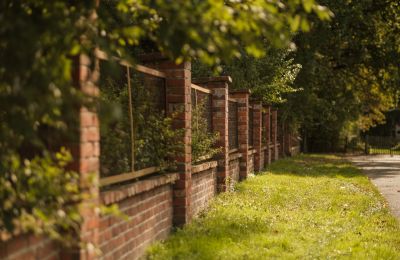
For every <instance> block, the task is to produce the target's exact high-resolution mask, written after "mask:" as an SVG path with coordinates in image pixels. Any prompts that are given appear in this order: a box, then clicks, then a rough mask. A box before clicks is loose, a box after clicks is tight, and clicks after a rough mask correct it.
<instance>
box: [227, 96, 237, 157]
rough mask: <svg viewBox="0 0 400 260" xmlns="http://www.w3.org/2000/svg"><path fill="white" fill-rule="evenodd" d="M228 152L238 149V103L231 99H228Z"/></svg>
mask: <svg viewBox="0 0 400 260" xmlns="http://www.w3.org/2000/svg"><path fill="white" fill-rule="evenodd" d="M228 111H229V112H228V113H229V121H228V132H229V150H234V149H238V148H239V133H238V126H239V125H238V103H237V101H235V100H233V99H229V108H228Z"/></svg>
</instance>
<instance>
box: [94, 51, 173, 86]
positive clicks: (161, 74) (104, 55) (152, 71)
mask: <svg viewBox="0 0 400 260" xmlns="http://www.w3.org/2000/svg"><path fill="white" fill-rule="evenodd" d="M95 55H96V57H97V58H98V59H101V60H110V58H109V57H108V55H107V53H105V52H104V51H101V50H96V51H95ZM111 59H114V60H116V61H117V62H118V63H119V64H121V65H122V66H127V67H130V68H133V69H135V70H136V71H139V72H142V73H144V74H147V75H150V76H154V77H158V78H164V79H165V78H166V77H167V76H166V74H165V73H164V72H162V71H159V70H155V69H152V68H149V67H146V66H143V65H133V64H132V63H131V62H129V61H127V60H123V59H121V58H117V57H112V58H111Z"/></svg>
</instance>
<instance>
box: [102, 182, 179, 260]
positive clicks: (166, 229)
mask: <svg viewBox="0 0 400 260" xmlns="http://www.w3.org/2000/svg"><path fill="white" fill-rule="evenodd" d="M178 177H179V176H178V174H170V175H166V176H156V177H153V178H151V179H147V180H144V181H139V182H136V183H134V184H131V185H127V186H124V187H118V188H117V189H115V190H110V191H105V192H103V193H102V194H101V198H102V201H103V203H104V204H111V203H117V205H118V206H119V208H120V210H121V212H122V213H123V214H125V215H126V216H127V218H128V219H122V218H119V217H110V216H107V217H102V218H101V220H100V231H99V245H100V249H101V251H102V255H101V256H100V257H99V259H138V258H139V257H141V256H142V255H143V253H144V251H145V249H146V247H147V246H148V245H150V244H151V243H152V242H154V241H156V240H159V239H164V238H166V237H167V236H168V234H169V233H170V231H171V228H172V226H173V224H172V222H173V205H172V203H173V189H172V183H173V182H174V181H175V180H177V179H178Z"/></svg>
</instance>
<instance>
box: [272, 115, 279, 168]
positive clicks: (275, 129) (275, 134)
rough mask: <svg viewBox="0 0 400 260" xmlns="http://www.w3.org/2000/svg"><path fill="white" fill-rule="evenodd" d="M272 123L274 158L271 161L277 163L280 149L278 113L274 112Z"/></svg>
mask: <svg viewBox="0 0 400 260" xmlns="http://www.w3.org/2000/svg"><path fill="white" fill-rule="evenodd" d="M271 114H272V118H271V119H272V122H271V131H272V134H271V137H272V157H271V160H272V161H275V160H278V158H279V149H278V121H277V120H278V111H277V110H276V109H275V110H272V111H271Z"/></svg>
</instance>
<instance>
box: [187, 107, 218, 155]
mask: <svg viewBox="0 0 400 260" xmlns="http://www.w3.org/2000/svg"><path fill="white" fill-rule="evenodd" d="M205 111H206V107H205V102H199V103H198V104H197V106H194V107H193V109H192V162H194V163H196V162H200V161H203V160H205V159H210V158H211V157H213V156H214V155H215V154H217V153H218V152H220V150H221V148H216V147H215V144H216V142H217V141H218V139H219V133H216V132H212V131H210V128H209V126H208V122H207V116H206V113H205Z"/></svg>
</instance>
